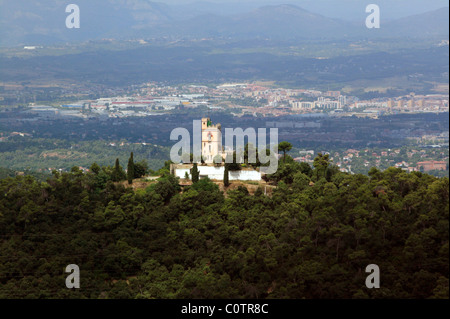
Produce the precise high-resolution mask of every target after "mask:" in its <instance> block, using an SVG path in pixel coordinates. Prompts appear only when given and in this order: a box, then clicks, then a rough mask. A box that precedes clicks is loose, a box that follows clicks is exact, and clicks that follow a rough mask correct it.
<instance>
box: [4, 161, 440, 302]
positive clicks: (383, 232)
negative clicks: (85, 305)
mask: <svg viewBox="0 0 450 319" xmlns="http://www.w3.org/2000/svg"><path fill="white" fill-rule="evenodd" d="M121 163H122V164H125V163H126V162H125V161H121ZM95 168H96V169H93V170H91V172H89V173H83V172H82V171H80V170H79V169H78V168H76V167H75V168H73V169H72V170H71V171H70V172H66V173H58V172H56V171H55V172H54V173H53V175H52V176H51V177H49V178H48V179H47V180H46V181H45V182H40V181H38V180H36V179H35V178H34V177H32V176H15V177H7V178H5V179H2V180H0V298H32V299H34V298H95V299H97V298H100V299H108V298H109V299H119V298H138V299H139V298H146V299H147V298H150V299H172V298H180V299H184V298H194V299H195V298H213V299H215V298H226V299H228V298H250V299H256V298H258V299H264V298H269V299H281V298H282V299H303V298H305V299H313V298H319V299H325V298H333V299H334V298H337V299H343V298H374V299H379V298H418V299H425V298H449V279H448V278H449V220H448V212H449V179H448V178H445V177H444V178H437V177H433V176H431V175H428V174H425V173H421V172H413V173H406V172H404V171H402V170H401V169H397V168H389V169H387V170H384V171H380V170H377V169H375V168H373V169H371V170H370V172H369V174H368V175H361V174H355V175H351V174H347V173H342V172H340V171H339V169H337V168H336V167H335V166H333V165H332V164H331V162H330V161H329V158H328V156H327V155H325V156H322V154H319V155H318V156H317V157H316V159H315V161H314V165H313V166H312V167H311V166H310V165H308V164H306V163H296V162H294V161H293V160H292V158H291V157H290V156H289V155H285V156H284V159H283V160H282V161H280V166H279V170H278V172H277V173H276V174H274V175H270V176H268V177H267V182H268V183H270V184H273V185H276V186H277V187H276V188H275V190H274V191H273V193H272V194H270V196H269V195H265V189H264V187H260V188H259V189H258V190H257V191H256V193H255V194H253V195H252V194H250V193H249V191H248V190H247V188H245V187H243V186H239V187H238V188H237V189H234V190H231V189H229V190H228V191H226V192H223V191H221V190H220V189H219V186H218V185H216V184H215V183H213V182H212V181H210V180H209V179H200V180H198V181H195V183H193V184H192V185H191V186H185V187H181V186H180V180H178V179H177V178H175V177H174V176H172V175H169V174H167V170H164V169H163V170H161V172H163V175H162V177H161V178H159V180H158V181H156V182H154V183H153V184H151V185H149V186H148V187H147V188H146V189H137V190H133V188H131V187H127V186H128V185H126V184H124V183H118V182H114V180H113V178H112V177H111V176H112V175H111V174H113V173H114V170H112V169H110V168H109V169H108V168H102V169H100V167H99V166H98V165H97V166H95ZM164 172H165V173H164ZM124 178H126V177H124V176H122V179H124ZM231 183H233V182H231ZM69 264H76V265H78V266H79V267H80V284H81V287H80V289H68V288H66V285H65V280H66V277H67V276H68V275H69V274H68V273H65V269H66V266H67V265H69ZM369 264H376V265H378V266H379V268H380V274H381V275H380V277H381V283H380V284H381V288H379V289H368V288H367V287H366V285H365V280H366V277H367V276H368V275H369V274H368V273H366V272H365V269H366V266H367V265H369Z"/></svg>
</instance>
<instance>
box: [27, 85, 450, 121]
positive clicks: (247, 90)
mask: <svg viewBox="0 0 450 319" xmlns="http://www.w3.org/2000/svg"><path fill="white" fill-rule="evenodd" d="M199 106H206V107H208V108H209V109H212V110H214V109H219V110H227V111H229V112H230V113H231V114H232V115H233V116H237V117H240V116H244V115H252V116H255V117H258V116H262V117H267V116H270V117H274V116H275V117H277V116H285V115H289V114H308V113H328V114H329V115H332V116H357V117H372V118H377V117H378V116H380V115H384V114H399V113H426V112H433V113H441V112H448V111H449V95H448V94H428V95H418V94H415V93H414V92H411V93H410V94H408V95H404V96H398V97H394V98H388V97H381V98H380V97H377V98H373V99H367V100H361V99H359V98H358V97H356V96H347V95H345V93H344V92H341V91H324V92H322V91H318V90H314V89H284V88H271V87H269V86H264V85H261V84H254V83H229V84H222V85H219V86H214V87H211V86H201V85H182V86H166V85H163V84H159V83H146V84H143V85H141V86H140V87H137V88H135V90H134V92H133V93H132V94H128V95H120V96H105V97H101V98H98V99H92V100H80V101H77V102H73V103H69V104H61V105H55V106H48V105H39V104H36V103H30V104H29V109H28V110H26V111H25V112H26V113H31V114H36V115H38V116H39V117H44V118H50V117H70V116H76V117H83V118H86V117H93V116H99V117H106V116H107V117H136V116H138V117H142V116H152V115H156V114H161V113H171V112H172V111H173V110H177V109H184V108H185V109H195V108H198V107H199Z"/></svg>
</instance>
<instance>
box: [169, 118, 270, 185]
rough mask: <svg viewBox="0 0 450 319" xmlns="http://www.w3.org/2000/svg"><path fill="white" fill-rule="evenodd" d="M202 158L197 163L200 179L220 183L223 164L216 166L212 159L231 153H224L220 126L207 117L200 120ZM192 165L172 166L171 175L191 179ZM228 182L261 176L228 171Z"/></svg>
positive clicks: (248, 170)
mask: <svg viewBox="0 0 450 319" xmlns="http://www.w3.org/2000/svg"><path fill="white" fill-rule="evenodd" d="M201 136H202V158H203V161H204V163H203V164H202V163H198V165H197V169H198V171H199V172H200V178H205V177H208V178H209V179H211V180H219V181H222V180H223V177H224V173H225V166H224V164H223V163H221V164H220V163H219V164H216V163H214V159H215V158H216V157H217V156H220V157H221V158H222V159H225V158H226V156H227V154H230V155H232V154H233V152H232V151H225V150H224V148H223V146H222V126H221V125H220V124H213V123H212V121H211V119H210V118H209V117H207V118H202V132H201ZM193 166H194V165H193V164H172V165H171V166H170V172H171V174H173V175H175V176H176V177H179V178H181V179H184V178H185V176H186V173H187V174H188V175H189V179H192V175H191V169H192V167H193ZM228 176H229V180H230V181H233V180H235V181H236V180H241V181H260V180H261V177H262V174H261V172H260V171H259V170H255V169H253V168H245V167H243V168H242V169H241V170H239V171H230V172H229V175H228Z"/></svg>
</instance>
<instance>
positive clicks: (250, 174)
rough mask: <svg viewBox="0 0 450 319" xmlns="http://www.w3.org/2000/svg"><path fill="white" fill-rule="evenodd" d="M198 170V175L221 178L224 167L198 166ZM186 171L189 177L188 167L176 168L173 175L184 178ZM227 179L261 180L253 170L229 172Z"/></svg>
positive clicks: (259, 174)
mask: <svg viewBox="0 0 450 319" xmlns="http://www.w3.org/2000/svg"><path fill="white" fill-rule="evenodd" d="M198 170H199V171H200V176H202V175H207V176H208V177H209V178H210V179H216V180H220V181H222V180H223V174H224V170H225V167H223V166H221V167H214V166H200V165H199V166H198ZM186 172H187V173H188V174H189V178H191V174H190V169H189V168H176V169H175V176H177V177H179V178H184V176H185V174H186ZM228 176H229V180H230V181H237V180H240V181H260V180H261V172H257V171H253V170H248V171H247V170H240V171H233V172H231V171H230V172H229V175H228Z"/></svg>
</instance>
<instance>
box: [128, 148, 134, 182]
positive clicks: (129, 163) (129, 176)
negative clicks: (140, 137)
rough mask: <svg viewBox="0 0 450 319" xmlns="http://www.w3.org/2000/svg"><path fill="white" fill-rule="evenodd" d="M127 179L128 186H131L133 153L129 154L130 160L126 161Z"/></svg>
mask: <svg viewBox="0 0 450 319" xmlns="http://www.w3.org/2000/svg"><path fill="white" fill-rule="evenodd" d="M127 177H128V184H130V185H131V184H133V178H134V159H133V152H131V155H130V159H129V160H128V171H127Z"/></svg>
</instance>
